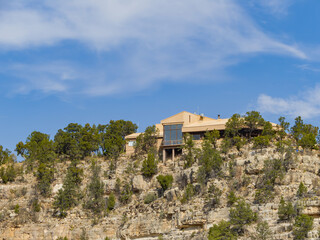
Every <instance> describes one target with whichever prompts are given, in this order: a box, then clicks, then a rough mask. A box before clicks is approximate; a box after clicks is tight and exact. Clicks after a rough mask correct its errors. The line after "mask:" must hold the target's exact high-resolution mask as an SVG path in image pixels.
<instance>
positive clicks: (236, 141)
mask: <svg viewBox="0 0 320 240" xmlns="http://www.w3.org/2000/svg"><path fill="white" fill-rule="evenodd" d="M231 143H232V145H233V146H235V147H236V149H237V150H238V151H240V150H241V148H242V147H243V146H244V145H245V144H246V140H245V139H244V138H242V137H239V136H235V137H233V138H232V139H231Z"/></svg>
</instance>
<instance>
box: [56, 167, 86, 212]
mask: <svg viewBox="0 0 320 240" xmlns="http://www.w3.org/2000/svg"><path fill="white" fill-rule="evenodd" d="M82 176H83V169H80V168H78V167H77V162H76V161H73V162H72V163H71V164H70V166H69V167H68V170H67V175H66V177H65V179H64V182H63V186H62V189H59V191H58V194H57V196H56V197H55V201H54V203H53V206H54V208H55V209H59V212H60V217H65V216H66V215H67V213H66V211H68V210H69V209H71V208H72V207H74V206H76V205H78V201H79V199H80V197H81V196H80V195H81V194H80V193H79V192H80V185H81V182H82Z"/></svg>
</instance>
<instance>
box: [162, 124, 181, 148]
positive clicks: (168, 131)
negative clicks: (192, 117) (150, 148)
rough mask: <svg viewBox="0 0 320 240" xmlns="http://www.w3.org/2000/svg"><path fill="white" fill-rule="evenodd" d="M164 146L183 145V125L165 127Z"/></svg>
mask: <svg viewBox="0 0 320 240" xmlns="http://www.w3.org/2000/svg"><path fill="white" fill-rule="evenodd" d="M163 144H164V145H179V144H182V124H175V125H165V126H164V143H163Z"/></svg>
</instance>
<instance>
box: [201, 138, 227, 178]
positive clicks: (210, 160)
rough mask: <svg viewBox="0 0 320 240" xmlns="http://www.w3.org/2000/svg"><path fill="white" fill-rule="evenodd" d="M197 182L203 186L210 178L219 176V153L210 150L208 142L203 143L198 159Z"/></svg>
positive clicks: (220, 162)
mask: <svg viewBox="0 0 320 240" xmlns="http://www.w3.org/2000/svg"><path fill="white" fill-rule="evenodd" d="M199 165H200V167H199V170H198V181H199V182H200V183H201V184H205V183H206V182H207V181H208V179H209V178H210V177H213V176H217V175H219V173H220V171H221V166H222V158H221V156H220V154H219V152H218V151H217V150H215V149H213V148H212V146H211V144H210V143H209V142H208V141H204V143H203V146H202V152H201V154H200V158H199Z"/></svg>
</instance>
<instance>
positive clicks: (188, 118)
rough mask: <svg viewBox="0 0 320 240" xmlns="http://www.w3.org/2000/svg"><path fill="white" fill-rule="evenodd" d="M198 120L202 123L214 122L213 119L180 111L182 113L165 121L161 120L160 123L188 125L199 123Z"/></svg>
mask: <svg viewBox="0 0 320 240" xmlns="http://www.w3.org/2000/svg"><path fill="white" fill-rule="evenodd" d="M200 119H202V121H209V120H214V119H213V118H209V117H205V116H201V115H198V114H194V113H190V112H187V111H182V112H180V113H177V114H175V115H173V116H171V117H168V118H166V119H163V120H161V123H162V124H169V123H184V124H189V123H193V122H196V121H199V120H200Z"/></svg>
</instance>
